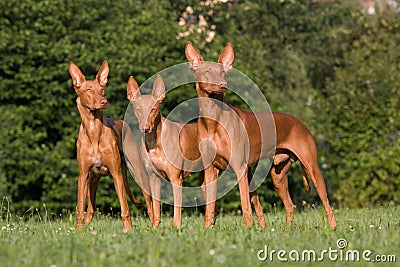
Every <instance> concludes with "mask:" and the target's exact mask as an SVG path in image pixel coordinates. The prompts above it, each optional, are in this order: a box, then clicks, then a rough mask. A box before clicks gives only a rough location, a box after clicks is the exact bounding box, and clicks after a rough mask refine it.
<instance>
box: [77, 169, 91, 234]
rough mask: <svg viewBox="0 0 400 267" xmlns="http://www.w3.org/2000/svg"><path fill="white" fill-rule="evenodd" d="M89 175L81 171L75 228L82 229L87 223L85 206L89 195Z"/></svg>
mask: <svg viewBox="0 0 400 267" xmlns="http://www.w3.org/2000/svg"><path fill="white" fill-rule="evenodd" d="M88 175H89V172H88V171H82V170H81V171H80V174H79V178H78V196H77V204H76V222H75V228H81V227H82V226H83V224H84V221H85V204H86V196H87V195H88V191H87V186H88V185H87V182H88Z"/></svg>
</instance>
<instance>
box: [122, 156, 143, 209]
mask: <svg viewBox="0 0 400 267" xmlns="http://www.w3.org/2000/svg"><path fill="white" fill-rule="evenodd" d="M123 157H124V156H123V155H122V156H121V167H122V168H121V169H122V176H123V177H124V185H125V191H126V194H127V195H128V197H129V199H130V200H131V201H132V202H133V204H135V205H141V204H143V202H142V201H141V200H139V199H137V198H135V196H134V195H133V193H132V191H131V188H130V186H129V183H128V170H127V166H126V161H125V159H124V158H123Z"/></svg>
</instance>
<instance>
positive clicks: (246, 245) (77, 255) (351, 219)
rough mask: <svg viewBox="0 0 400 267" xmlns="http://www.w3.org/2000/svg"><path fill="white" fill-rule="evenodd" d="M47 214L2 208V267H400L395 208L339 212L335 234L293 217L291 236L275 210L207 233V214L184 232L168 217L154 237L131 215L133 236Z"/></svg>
mask: <svg viewBox="0 0 400 267" xmlns="http://www.w3.org/2000/svg"><path fill="white" fill-rule="evenodd" d="M49 213H50V212H47V211H46V209H45V208H43V209H42V210H35V211H30V212H29V214H28V213H27V215H26V216H24V217H17V216H13V215H12V214H10V213H9V212H8V211H7V210H6V209H5V208H4V207H3V210H2V213H1V218H2V220H1V223H0V225H1V231H0V237H1V239H0V240H1V242H0V266H42V267H43V266H45V267H50V266H52V267H55V266H57V267H61V266H157V267H160V266H168V267H172V266H207V267H210V266H280V265H282V262H283V261H284V260H285V259H286V260H287V263H286V264H285V265H286V266H299V265H307V266H322V265H323V266H348V265H354V264H355V262H357V259H358V257H359V258H360V259H359V262H358V263H356V265H358V266H380V265H382V266H400V208H398V207H382V208H374V209H357V210H350V209H340V210H336V217H337V221H338V228H337V229H336V231H331V230H330V229H329V226H328V224H327V222H326V221H325V216H324V213H323V211H322V210H319V209H318V210H316V209H311V210H309V211H304V212H296V214H295V224H294V225H293V227H292V228H291V229H289V230H287V229H286V228H285V214H284V212H283V211H281V210H276V211H272V212H269V213H267V214H266V215H265V216H266V221H267V227H266V228H260V227H258V226H253V227H251V228H245V227H244V225H243V221H242V218H241V216H240V215H232V214H230V215H227V214H220V215H219V217H218V219H217V222H216V225H215V226H213V227H212V228H210V229H207V230H203V229H202V223H203V217H202V215H199V214H190V215H185V216H183V228H182V229H180V230H177V229H175V228H173V227H172V218H171V217H168V216H167V215H163V217H162V224H161V226H160V228H159V229H157V230H154V231H153V230H152V229H151V227H150V224H149V221H148V219H147V218H144V217H142V216H139V217H136V216H133V217H132V218H133V230H132V231H131V232H129V233H123V232H122V222H121V220H120V219H119V218H115V217H112V216H107V215H102V214H100V213H97V214H96V216H95V218H94V221H93V222H92V223H91V224H90V225H89V226H87V227H85V228H83V229H81V230H75V229H74V228H73V224H74V221H75V219H74V218H73V215H72V214H71V215H61V216H56V215H54V214H49ZM314 253H315V254H314ZM363 256H364V257H365V259H364V258H363ZM368 259H369V260H370V262H368V261H367V260H368ZM296 260H297V261H296ZM378 260H380V261H381V262H379V264H378ZM271 261H272V262H271ZM382 261H386V263H382Z"/></svg>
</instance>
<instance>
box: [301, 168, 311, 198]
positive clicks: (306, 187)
mask: <svg viewBox="0 0 400 267" xmlns="http://www.w3.org/2000/svg"><path fill="white" fill-rule="evenodd" d="M301 175H302V176H303V184H304V191H305V192H306V194H309V193H310V184H309V183H308V176H307V173H306V171H305V169H304V166H303V164H301Z"/></svg>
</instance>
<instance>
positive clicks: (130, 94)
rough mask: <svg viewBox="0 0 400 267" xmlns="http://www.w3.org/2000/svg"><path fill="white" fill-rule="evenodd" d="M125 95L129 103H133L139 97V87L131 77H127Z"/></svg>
mask: <svg viewBox="0 0 400 267" xmlns="http://www.w3.org/2000/svg"><path fill="white" fill-rule="evenodd" d="M126 95H127V98H128V100H129V101H130V102H134V101H135V100H137V99H138V97H139V96H140V90H139V85H138V83H137V82H136V80H135V78H133V76H130V77H129V80H128V87H127V88H126Z"/></svg>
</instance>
